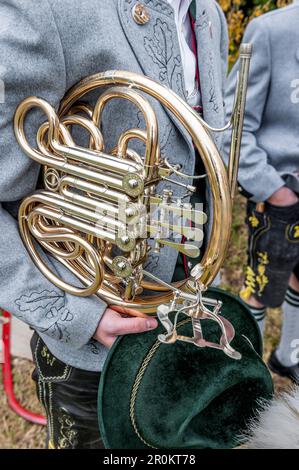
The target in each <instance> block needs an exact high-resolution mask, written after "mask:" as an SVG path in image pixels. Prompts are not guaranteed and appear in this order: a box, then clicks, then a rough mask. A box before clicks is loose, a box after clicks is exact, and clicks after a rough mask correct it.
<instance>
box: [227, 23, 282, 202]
mask: <svg viewBox="0 0 299 470" xmlns="http://www.w3.org/2000/svg"><path fill="white" fill-rule="evenodd" d="M262 19H263V18H262V17H261V18H257V19H255V20H253V21H251V23H249V25H248V27H247V29H246V32H245V35H244V39H243V42H249V43H251V44H252V45H253V54H252V59H251V64H250V72H249V80H248V92H247V101H246V111H245V119H244V130H243V137H242V145H241V158H240V167H239V177H238V181H239V183H240V185H241V186H242V188H243V189H244V190H245V193H247V195H248V196H249V197H250V198H251V199H252V200H253V201H255V202H259V201H265V200H266V199H268V198H269V197H270V196H271V195H272V194H273V193H274V192H275V191H276V190H277V189H279V188H280V187H282V186H283V185H284V181H283V179H282V178H281V177H280V175H279V174H278V172H277V171H276V169H275V168H274V167H273V166H272V165H270V164H269V163H268V155H267V153H266V152H265V150H264V149H263V148H262V147H261V146H260V145H259V142H258V139H257V133H258V131H259V129H260V128H261V126H262V125H263V122H262V121H263V113H264V108H265V105H266V101H267V95H268V91H269V86H270V81H271V55H270V41H269V34H268V30H267V25H266V24H265V22H264V21H261V20H262ZM238 69H239V61H237V63H236V64H235V66H234V67H233V69H232V71H231V73H230V75H229V79H228V84H227V92H226V100H225V101H226V112H227V119H229V118H230V116H231V113H232V108H233V102H234V92H235V87H236V82H237V71H238ZM224 140H225V143H224V159H225V161H226V163H227V162H228V155H229V142H230V133H227V134H226V137H225V139H224Z"/></svg>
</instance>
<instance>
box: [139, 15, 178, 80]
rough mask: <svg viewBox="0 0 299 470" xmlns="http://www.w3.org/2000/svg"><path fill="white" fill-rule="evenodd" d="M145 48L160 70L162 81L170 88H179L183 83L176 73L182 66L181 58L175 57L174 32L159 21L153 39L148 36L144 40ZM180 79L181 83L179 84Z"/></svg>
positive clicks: (155, 26) (163, 22)
mask: <svg viewBox="0 0 299 470" xmlns="http://www.w3.org/2000/svg"><path fill="white" fill-rule="evenodd" d="M144 47H145V49H146V51H147V53H148V55H149V57H150V58H151V59H152V61H153V62H154V63H155V64H156V65H157V66H158V67H159V69H160V73H159V79H160V81H161V82H163V83H166V84H167V85H168V86H169V87H170V88H173V85H174V83H175V84H176V85H177V86H178V83H180V82H181V77H180V78H179V76H178V75H181V74H176V73H175V72H176V70H177V68H178V67H180V65H181V57H180V55H176V56H174V55H173V37H172V31H171V29H170V28H169V26H168V24H167V23H166V22H165V21H162V20H161V19H160V18H158V19H157V21H156V23H155V25H154V31H153V36H152V38H151V39H150V38H148V37H147V36H145V38H144ZM178 79H179V82H177V80H178ZM174 80H176V82H174Z"/></svg>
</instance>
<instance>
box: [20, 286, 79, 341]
mask: <svg viewBox="0 0 299 470" xmlns="http://www.w3.org/2000/svg"><path fill="white" fill-rule="evenodd" d="M15 303H16V305H17V306H18V309H19V311H20V312H30V313H38V312H39V311H40V312H42V313H43V315H44V319H45V324H46V325H45V326H44V327H40V328H38V332H39V333H47V334H48V335H49V336H51V338H54V339H57V340H63V341H64V342H65V343H67V342H68V341H69V339H70V333H69V331H68V328H67V324H68V323H69V322H71V321H72V320H73V318H74V316H73V314H72V313H71V312H70V311H69V310H68V308H66V307H65V296H64V295H63V294H60V293H59V292H56V291H54V290H43V291H41V292H38V291H37V292H31V293H30V294H23V295H22V296H21V297H19V298H18V299H17V300H16V301H15ZM27 323H28V321H27Z"/></svg>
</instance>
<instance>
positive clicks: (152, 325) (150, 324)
mask: <svg viewBox="0 0 299 470" xmlns="http://www.w3.org/2000/svg"><path fill="white" fill-rule="evenodd" d="M146 326H147V329H148V330H153V329H154V328H157V321H156V320H155V319H154V318H150V319H149V320H146Z"/></svg>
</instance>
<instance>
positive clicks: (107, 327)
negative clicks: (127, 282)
mask: <svg viewBox="0 0 299 470" xmlns="http://www.w3.org/2000/svg"><path fill="white" fill-rule="evenodd" d="M120 313H122V314H125V315H135V316H132V317H129V318H128V317H126V318H125V317H123V316H121V314H120ZM157 326H158V322H157V320H156V319H155V318H152V317H149V316H147V315H145V314H142V313H141V312H139V311H137V310H133V309H129V308H125V307H119V306H113V307H112V308H107V309H106V311H105V313H104V315H103V316H102V318H101V321H100V323H99V325H98V327H97V329H96V332H95V334H94V336H93V337H94V339H96V340H97V341H99V342H100V343H102V344H103V345H104V346H106V347H107V348H111V347H112V345H113V343H114V341H115V340H116V339H117V337H118V336H122V335H127V334H131V333H142V332H144V331H149V330H154V329H155V328H157Z"/></svg>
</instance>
